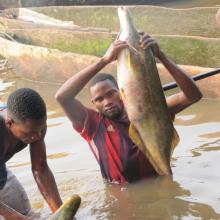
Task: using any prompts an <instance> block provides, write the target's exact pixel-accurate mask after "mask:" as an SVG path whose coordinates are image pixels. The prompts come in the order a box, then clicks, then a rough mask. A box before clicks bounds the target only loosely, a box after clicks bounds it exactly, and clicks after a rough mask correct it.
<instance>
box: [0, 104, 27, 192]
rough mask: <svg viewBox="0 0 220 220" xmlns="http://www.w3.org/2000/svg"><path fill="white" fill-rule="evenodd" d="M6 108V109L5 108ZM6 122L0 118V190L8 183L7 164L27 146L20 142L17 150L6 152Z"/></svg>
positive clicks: (16, 147) (0, 108) (0, 107)
mask: <svg viewBox="0 0 220 220" xmlns="http://www.w3.org/2000/svg"><path fill="white" fill-rule="evenodd" d="M4 108H6V107H4ZM4 108H3V107H2V106H0V110H2V109H4ZM5 129H6V128H5V121H4V119H3V118H2V117H1V116H0V189H2V188H3V187H4V185H5V183H6V181H7V171H6V165H5V163H6V162H7V161H8V160H9V159H10V158H11V157H12V156H13V155H14V154H15V153H17V152H19V151H21V150H22V149H24V148H25V147H26V146H27V144H25V143H23V142H22V141H19V143H18V144H17V145H16V146H15V148H14V149H13V150H12V151H10V153H8V152H7V153H5V152H4V148H5V147H4V133H5Z"/></svg>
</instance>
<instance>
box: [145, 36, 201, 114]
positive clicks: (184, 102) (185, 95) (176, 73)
mask: <svg viewBox="0 0 220 220" xmlns="http://www.w3.org/2000/svg"><path fill="white" fill-rule="evenodd" d="M141 43H142V46H143V47H144V48H146V47H151V49H152V52H153V54H154V56H155V57H157V58H158V59H159V60H160V61H161V63H162V64H163V65H164V66H165V67H166V69H167V70H168V71H169V73H170V75H171V76H172V77H173V78H174V80H175V81H176V82H177V84H178V85H179V87H180V89H181V91H180V92H179V93H177V94H174V95H171V96H169V97H167V105H168V108H169V110H170V113H171V115H172V117H173V118H174V116H175V114H177V113H179V112H180V111H182V110H183V109H185V108H186V107H188V106H190V105H192V104H193V103H195V102H197V101H199V100H200V99H201V98H202V93H201V92H200V90H199V88H198V87H197V86H196V84H195V82H194V81H193V80H192V79H191V78H190V77H189V76H188V75H187V74H186V73H185V72H184V71H183V69H181V68H180V67H179V66H177V65H176V64H175V63H174V62H173V61H172V60H170V59H169V58H168V57H167V56H166V55H165V54H164V53H163V51H161V49H160V47H159V45H158V44H157V42H156V41H155V40H154V39H153V38H151V37H150V36H148V35H144V36H142V40H141Z"/></svg>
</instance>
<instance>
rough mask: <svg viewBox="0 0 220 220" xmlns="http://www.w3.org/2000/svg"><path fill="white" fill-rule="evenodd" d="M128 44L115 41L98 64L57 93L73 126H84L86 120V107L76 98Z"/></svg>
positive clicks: (91, 66)
mask: <svg viewBox="0 0 220 220" xmlns="http://www.w3.org/2000/svg"><path fill="white" fill-rule="evenodd" d="M125 47H127V44H126V43H125V42H122V41H115V42H114V44H113V45H112V47H111V48H110V49H109V50H108V53H106V54H105V55H104V56H103V57H102V58H100V59H99V60H98V61H97V62H96V63H94V64H91V65H90V66H88V67H86V68H85V69H83V70H81V71H80V72H78V73H76V74H75V75H74V76H72V77H71V78H70V79H68V80H67V81H66V82H65V83H64V84H63V85H62V86H61V87H60V89H59V90H58V91H57V93H56V95H55V98H56V100H57V101H58V102H59V103H60V105H61V106H62V108H63V109H64V111H65V113H66V114H67V116H68V118H69V119H70V120H71V121H72V123H73V125H77V126H81V127H82V126H83V125H84V122H85V119H86V110H85V107H84V106H83V105H82V104H81V103H80V102H79V101H78V100H76V99H75V96H76V95H77V94H78V93H79V92H80V91H81V90H82V89H83V87H84V86H85V85H86V84H87V83H88V81H89V80H90V79H91V78H92V77H93V76H95V75H96V74H97V73H98V72H99V71H100V70H101V69H103V68H104V67H105V66H106V65H107V64H109V63H111V62H112V61H114V60H115V59H116V58H117V56H118V53H119V52H120V50H121V49H122V48H125Z"/></svg>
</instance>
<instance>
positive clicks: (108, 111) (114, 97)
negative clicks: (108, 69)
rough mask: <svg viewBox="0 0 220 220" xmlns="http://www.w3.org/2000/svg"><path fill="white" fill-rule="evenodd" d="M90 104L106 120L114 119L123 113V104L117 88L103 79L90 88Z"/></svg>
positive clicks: (109, 81)
mask: <svg viewBox="0 0 220 220" xmlns="http://www.w3.org/2000/svg"><path fill="white" fill-rule="evenodd" d="M90 93H91V98H92V103H93V104H94V105H95V107H96V109H97V110H98V111H99V112H101V113H102V114H104V115H105V116H106V117H107V118H110V119H115V118H118V117H120V116H121V115H122V113H123V103H122V100H121V98H120V94H119V89H118V86H117V85H116V84H115V83H114V82H113V81H111V80H110V79H105V80H103V81H100V82H98V83H96V84H95V85H93V86H92V87H91V88H90Z"/></svg>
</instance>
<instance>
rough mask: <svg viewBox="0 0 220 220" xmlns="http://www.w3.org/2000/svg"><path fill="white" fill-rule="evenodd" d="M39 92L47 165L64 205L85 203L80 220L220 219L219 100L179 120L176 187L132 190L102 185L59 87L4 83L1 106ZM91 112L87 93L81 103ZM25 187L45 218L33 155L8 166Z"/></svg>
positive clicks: (159, 183)
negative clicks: (22, 92) (76, 199)
mask: <svg viewBox="0 0 220 220" xmlns="http://www.w3.org/2000/svg"><path fill="white" fill-rule="evenodd" d="M24 86H25V87H31V88H33V89H36V90H37V91H38V92H39V93H40V94H42V96H43V98H44V99H45V101H46V103H47V109H48V132H47V135H46V145H47V155H48V163H49V166H50V168H51V169H52V171H53V173H54V176H55V178H56V181H57V183H58V188H59V190H60V193H61V196H62V199H66V198H68V197H69V196H70V195H71V194H76V193H77V194H79V195H80V196H81V197H82V204H81V207H80V209H79V211H78V213H77V215H76V217H77V219H118V220H123V219H149V220H151V219H152V220H153V219H167V220H169V219H184V220H185V219H220V206H219V202H220V201H219V200H220V188H219V180H220V173H219V171H218V168H219V166H220V161H219V158H220V116H219V109H220V100H219V99H213V98H212V97H208V98H206V99H203V100H202V101H200V102H199V103H196V104H194V105H193V106H192V107H190V108H188V109H187V110H185V111H183V112H182V113H180V114H179V115H177V118H176V120H175V127H176V129H177V131H178V133H179V135H180V140H181V141H180V143H179V145H178V146H177V148H176V150H175V152H174V156H173V159H172V170H173V174H174V175H173V181H169V180H167V179H164V178H162V179H160V178H157V179H152V180H148V181H144V182H140V183H136V184H131V185H128V186H120V185H110V184H106V183H104V182H103V180H102V177H101V174H100V171H99V166H98V165H97V162H96V161H95V159H94V157H93V155H92V153H91V151H90V149H89V147H88V145H87V143H86V142H85V141H84V140H83V139H82V138H81V137H80V135H79V134H77V133H76V132H75V131H74V130H73V129H72V127H71V124H70V122H69V121H68V120H67V118H66V117H65V115H64V113H63V111H62V110H61V108H60V107H59V106H58V104H57V103H56V101H55V99H54V94H55V92H56V90H57V89H58V86H54V85H49V84H37V83H31V82H28V81H25V80H21V79H19V78H17V77H14V76H13V74H12V75H11V76H10V77H9V75H7V76H6V78H5V77H3V78H1V82H0V101H1V102H5V101H6V99H7V96H8V94H9V93H10V92H12V91H13V90H15V89H16V88H20V87H24ZM78 98H79V99H80V100H82V102H84V103H85V104H86V105H87V106H91V104H90V101H89V95H88V92H87V91H83V92H82V94H80V96H79V97H78ZM7 165H8V167H9V168H10V169H11V170H12V171H13V172H14V173H15V174H16V176H17V177H18V178H19V180H20V181H21V182H22V184H23V185H24V187H25V189H26V191H27V193H28V196H29V198H30V200H31V204H32V206H33V209H34V210H35V211H36V212H40V213H41V215H42V216H43V217H45V216H48V215H49V213H50V211H49V209H48V207H47V204H46V203H45V202H44V200H43V198H42V196H41V195H40V193H39V191H38V190H37V187H36V184H35V182H34V180H33V177H32V174H31V167H30V157H29V149H28V148H27V149H24V150H23V151H22V152H20V153H18V154H16V155H15V156H14V157H13V158H12V159H11V160H10V161H9V162H8V163H7Z"/></svg>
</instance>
